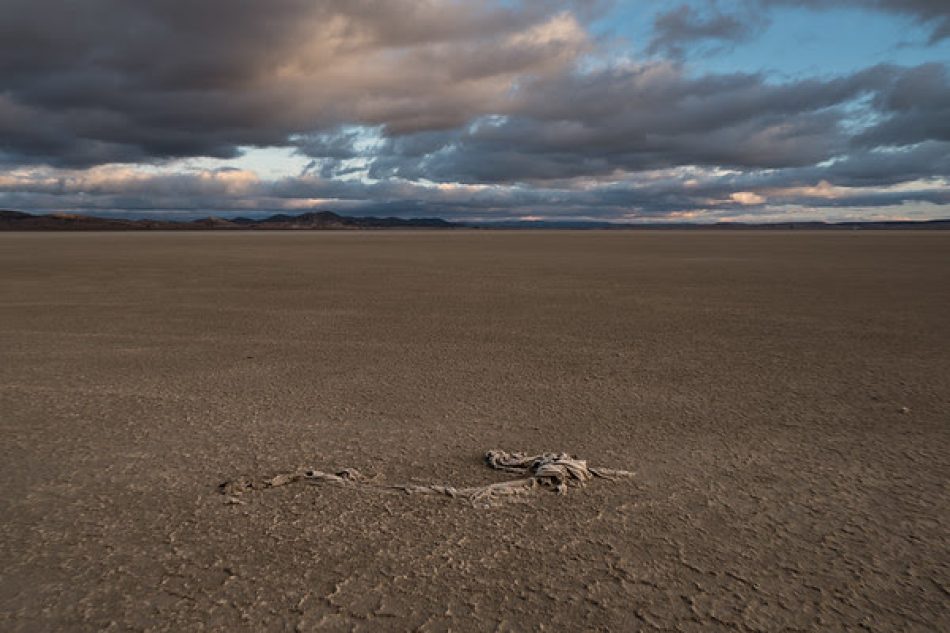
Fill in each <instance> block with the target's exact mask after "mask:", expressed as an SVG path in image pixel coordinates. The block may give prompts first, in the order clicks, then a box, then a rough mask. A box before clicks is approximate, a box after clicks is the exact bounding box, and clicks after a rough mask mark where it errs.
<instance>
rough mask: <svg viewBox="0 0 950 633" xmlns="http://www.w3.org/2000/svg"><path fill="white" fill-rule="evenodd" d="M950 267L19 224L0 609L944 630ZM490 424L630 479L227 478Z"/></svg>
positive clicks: (481, 474)
mask: <svg viewBox="0 0 950 633" xmlns="http://www.w3.org/2000/svg"><path fill="white" fill-rule="evenodd" d="M947 288H950V235H944V234H934V233H926V234H921V233H915V234H909V233H857V234H855V233H848V234H842V233H832V234H829V233H816V234H810V233H797V232H796V233H723V234H710V233H702V234H688V233H598V232H593V233H530V232H521V233H506V232H455V233H452V232H448V233H445V232H431V233H430V232H425V233H423V232H419V233H399V232H390V233H383V232H380V233H345V234H341V233H305V234H298V233H294V234H290V233H279V234H207V233H200V234H190V235H183V234H75V233H74V234H15V235H14V234H6V235H0V358H2V362H0V442H2V449H3V455H4V459H3V460H2V461H0V481H2V483H0V630H3V631H11V632H20V631H22V632H34V631H94V630H95V631H98V630H104V631H204V630H228V631H234V630H251V631H261V630H268V631H350V630H356V631H377V630H384V631H385V630H393V631H404V630H421V631H448V630H460V631H467V630H499V631H531V630H549V631H567V630H594V631H596V630H610V631H654V630H664V631H716V630H723V631H783V630H784V631H831V630H834V631H845V630H861V631H922V632H923V631H928V632H929V631H936V630H941V629H947V628H948V623H950V610H948V605H950V554H948V540H950V538H948V528H947V522H948V507H950V504H948V496H950V495H948V488H947V481H948V474H950V467H948V466H950V459H948V457H950V441H948V440H950V437H948V436H950V329H948V328H947V315H948V314H950V293H948V292H947V290H946V289H947ZM492 446H504V447H510V448H511V449H518V450H525V451H529V452H540V451H544V450H564V451H568V452H570V453H573V454H577V455H582V456H584V457H586V458H588V459H590V460H591V462H592V463H595V464H607V465H611V466H616V467H618V468H629V469H630V470H634V471H636V473H637V474H636V477H634V478H633V479H630V480H627V481H623V482H613V483H611V484H610V485H604V486H589V487H587V488H585V489H583V490H578V491H572V492H571V494H568V495H567V496H563V497H559V496H556V495H535V496H532V497H530V498H528V499H526V501H525V502H524V503H514V504H505V505H502V506H499V507H497V508H492V509H490V510H484V509H475V508H472V507H469V506H466V505H464V504H458V503H453V502H452V501H451V500H450V499H442V498H440V497H418V496H400V495H390V494H372V493H366V494H352V492H351V491H347V490H344V489H342V488H337V487H332V486H327V487H316V486H285V487H281V488H277V489H274V490H272V491H269V492H268V494H261V495H247V496H246V497H245V498H244V499H243V500H244V501H245V502H246V503H245V504H243V505H242V504H233V505H228V504H225V503H224V502H223V500H222V496H221V495H220V494H219V493H218V490H217V485H218V484H219V483H221V482H222V481H226V480H228V479H232V478H234V477H236V476H239V475H241V474H246V473H277V472H286V471H290V470H293V469H294V468H297V467H301V466H305V465H313V464H319V465H321V466H325V467H326V468H328V469H333V468H344V467H352V468H358V469H360V470H361V471H362V472H363V473H364V474H366V475H368V476H374V475H376V476H380V477H381V478H383V479H384V480H392V481H405V482H410V483H412V482H413V481H418V482H420V483H423V482H424V483H431V482H440V481H441V482H446V483H449V482H460V481H461V482H466V483H471V484H472V485H478V484H487V483H491V482H494V481H500V480H503V479H505V478H506V477H505V475H504V474H502V473H492V472H491V471H489V470H487V469H485V468H484V466H483V465H482V461H481V459H482V453H483V451H484V450H485V449H486V448H487V447H492ZM420 473H423V475H420Z"/></svg>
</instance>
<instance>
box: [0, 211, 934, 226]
mask: <svg viewBox="0 0 950 633" xmlns="http://www.w3.org/2000/svg"><path fill="white" fill-rule="evenodd" d="M461 228H469V229H575V230H576V229H609V230H654V231H655V230H671V231H673V230H675V231H715V230H759V231H761V230H795V229H797V230H805V231H807V230H825V231H827V230H838V231H843V230H858V229H863V230H950V220H926V221H920V222H907V221H892V222H835V223H829V222H777V223H768V224H749V223H744V222H718V223H716V224H687V223H640V224H620V223H612V222H595V221H594V222H592V221H572V220H565V221H557V220H540V221H520V220H513V221H499V222H466V223H462V222H449V221H448V220H442V219H440V218H406V219H404V218H377V217H350V216H344V215H339V214H336V213H333V212H332V211H317V212H310V213H302V214H300V215H287V214H283V213H280V214H277V215H272V216H270V217H267V218H263V219H252V218H241V217H238V218H228V219H226V218H220V217H213V216H212V217H207V218H202V219H200V220H180V221H176V220H152V219H143V220H129V219H121V218H100V217H96V216H91V215H79V214H73V213H53V214H49V215H32V214H30V213H23V212H21V211H2V210H0V231H147V230H160V231H241V230H259V231H266V230H271V231H274V230H276V231H292V230H304V231H306V230H359V229H461Z"/></svg>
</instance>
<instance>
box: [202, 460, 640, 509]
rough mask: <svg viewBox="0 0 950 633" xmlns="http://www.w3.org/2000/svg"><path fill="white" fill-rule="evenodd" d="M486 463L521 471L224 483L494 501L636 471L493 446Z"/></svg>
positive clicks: (306, 472)
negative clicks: (478, 478)
mask: <svg viewBox="0 0 950 633" xmlns="http://www.w3.org/2000/svg"><path fill="white" fill-rule="evenodd" d="M485 464H486V465H487V466H489V467H490V468H493V469H495V470H501V471H504V472H509V473H515V474H517V475H520V477H518V478H517V479H512V480H509V481H502V482H499V483H494V484H487V485H484V486H471V487H465V488H458V487H455V486H445V485H439V484H431V485H418V484H386V483H378V482H376V481H374V480H372V479H369V478H367V477H366V476H364V475H363V474H362V473H361V472H360V471H358V470H356V469H355V468H344V469H343V470H339V471H337V472H335V473H328V472H324V471H321V470H315V469H300V470H296V471H294V472H290V473H281V474H278V475H275V476H274V477H271V478H269V479H263V480H259V481H252V480H250V479H243V478H242V479H235V480H233V481H227V482H224V483H223V484H221V485H220V486H219V487H218V488H219V490H220V491H221V493H222V494H224V495H226V496H227V499H226V502H227V503H230V504H234V503H241V501H240V499H239V497H240V495H242V494H244V493H246V492H250V491H252V490H266V489H268V488H277V487H279V486H286V485H288V484H292V483H296V482H301V481H302V482H306V483H310V484H335V485H340V486H359V487H366V488H372V489H375V490H383V491H390V492H393V491H398V492H404V493H406V494H424V495H441V496H447V497H452V498H458V499H464V500H467V501H469V502H471V503H472V504H474V505H481V506H486V505H492V504H494V503H495V502H497V501H500V500H502V499H505V498H509V497H514V496H519V495H524V494H527V493H530V492H532V491H535V490H539V489H544V488H546V489H549V490H553V491H555V492H556V493H557V494H560V495H563V494H566V493H567V490H568V487H569V486H570V485H579V484H583V483H585V482H588V481H590V480H592V479H595V478H601V479H616V478H619V477H632V476H633V473H632V472H629V471H626V470H617V469H614V468H600V467H596V468H595V467H593V466H589V465H588V464H587V461H586V460H583V459H577V458H576V457H572V456H571V455H569V454H567V453H543V454H540V455H530V456H529V455H525V454H524V453H507V452H505V451H501V450H491V451H488V452H487V453H485Z"/></svg>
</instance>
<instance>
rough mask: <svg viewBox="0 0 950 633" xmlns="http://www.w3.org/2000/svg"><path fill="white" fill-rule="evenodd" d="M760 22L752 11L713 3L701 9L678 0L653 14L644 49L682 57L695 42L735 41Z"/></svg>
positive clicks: (742, 38)
mask: <svg viewBox="0 0 950 633" xmlns="http://www.w3.org/2000/svg"><path fill="white" fill-rule="evenodd" d="M764 24H765V21H764V19H763V18H762V17H760V16H759V15H757V14H755V13H752V12H746V13H745V14H744V15H739V14H729V13H724V12H722V11H720V10H719V9H718V8H716V7H714V6H713V7H709V9H708V12H707V13H702V12H701V11H699V10H697V9H696V8H694V7H692V6H691V5H688V4H681V5H679V6H678V7H675V8H673V9H671V10H669V11H667V12H664V13H659V14H657V15H656V17H655V18H654V20H653V37H652V39H651V40H650V43H649V45H648V46H647V52H648V53H651V54H652V53H659V52H664V53H666V54H667V55H670V56H672V57H683V56H684V55H685V54H686V51H687V50H688V49H690V48H694V47H695V44H696V43H697V42H709V41H712V42H719V43H734V42H739V41H742V40H745V39H748V38H749V37H751V36H752V35H753V34H755V33H756V32H757V30H759V29H760V28H761V27H762V26H764Z"/></svg>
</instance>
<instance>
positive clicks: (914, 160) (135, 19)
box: [0, 0, 950, 219]
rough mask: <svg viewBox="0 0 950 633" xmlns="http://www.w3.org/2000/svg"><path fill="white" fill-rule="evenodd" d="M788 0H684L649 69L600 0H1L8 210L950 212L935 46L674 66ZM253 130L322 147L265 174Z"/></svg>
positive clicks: (912, 8) (264, 140) (662, 27)
mask: <svg viewBox="0 0 950 633" xmlns="http://www.w3.org/2000/svg"><path fill="white" fill-rule="evenodd" d="M781 3H783V0H749V3H748V4H743V5H741V7H746V8H747V9H748V8H749V7H751V9H749V10H748V11H746V12H744V13H743V12H742V11H739V10H736V11H734V12H731V13H729V12H723V11H721V10H720V9H719V8H718V5H716V4H715V3H712V4H706V5H703V6H704V7H706V8H705V9H703V10H698V9H695V8H693V7H691V6H689V5H681V6H678V7H676V8H674V9H672V10H670V11H667V12H666V13H663V14H661V15H660V16H658V17H657V19H656V25H655V26H656V30H655V33H654V37H653V40H652V42H651V44H650V45H649V46H650V48H651V50H653V51H655V52H658V53H664V54H666V55H673V56H674V57H679V59H662V58H654V59H647V60H638V59H633V58H629V57H617V56H616V55H612V54H609V53H608V52H607V50H606V49H605V48H601V47H600V45H601V43H600V42H598V40H597V38H596V37H595V36H593V35H592V34H591V27H590V25H589V21H590V20H592V19H594V18H595V17H597V15H598V13H597V11H599V10H601V9H602V4H603V3H596V2H585V1H583V0H576V1H574V2H570V1H567V0H563V1H559V0H523V1H521V2H511V1H510V0H492V1H489V2H480V3H472V2H463V1H462V0H427V1H426V2H418V1H415V0H387V1H382V0H345V1H344V0H323V1H320V2H315V1H313V0H272V1H270V2H266V3H265V2H235V1H234V0H206V1H205V2H201V3H197V4H196V3H187V2H184V0H142V1H140V2H126V1H124V0H85V1H84V2H70V3H62V2H54V1H53V0H6V1H5V2H4V18H3V20H2V21H0V82H2V84H0V85H3V90H2V92H0V206H3V207H12V208H23V209H33V210H57V209H81V208H86V209H98V210H102V211H103V212H109V211H112V210H119V209H127V210H129V209H131V210H138V211H139V212H141V213H148V212H152V211H168V212H182V213H196V214H207V213H208V212H209V211H222V212H234V213H264V212H268V211H282V210H299V209H307V208H312V207H317V206H322V207H326V206H327V205H330V206H332V207H333V208H334V209H337V210H340V211H345V212H360V213H374V214H397V215H441V216H445V217H459V218H468V217H477V218H488V217H521V216H527V215H552V216H556V217H592V218H607V219H631V218H645V217H656V218H661V217H686V216H684V215H683V214H695V213H699V212H702V213H705V214H707V216H706V217H713V218H714V217H720V215H721V214H727V213H730V212H732V213H736V212H739V211H741V212H742V213H752V212H756V211H759V210H761V211H762V212H763V213H766V212H768V211H769V209H773V208H775V206H776V205H785V206H788V207H789V208H791V207H794V206H795V205H805V204H808V205H812V206H813V207H827V208H838V207H841V208H844V207H845V206H846V205H849V204H858V203H860V204H861V205H863V206H864V207H867V208H871V207H887V206H893V205H900V204H903V203H907V202H914V203H920V204H929V205H935V206H936V207H937V208H942V207H941V205H947V204H948V201H947V194H946V192H947V187H948V185H947V183H946V181H945V177H946V174H948V173H950V163H948V160H950V159H948V157H950V128H948V121H950V80H948V75H947V66H946V64H945V63H930V64H923V65H919V66H915V67H902V66H897V65H887V64H882V65H876V66H872V67H869V68H866V69H864V70H861V71H858V72H854V73H850V74H846V75H841V76H824V77H818V78H815V77H796V78H792V79H784V80H780V79H776V78H775V77H772V76H768V75H765V74H761V73H752V74H750V73H725V74H723V73H718V74H717V73H706V74H700V73H696V72H694V71H693V70H692V69H691V68H690V67H689V65H688V64H687V62H686V61H684V59H688V58H689V55H688V54H687V48H691V47H694V46H696V45H697V42H699V43H700V45H703V46H705V45H707V44H712V45H723V44H728V43H729V42H734V41H738V40H741V39H742V38H746V37H749V36H750V35H751V34H754V33H755V32H756V29H758V28H760V27H761V26H762V21H761V20H762V18H760V17H757V16H759V15H762V11H763V10H764V8H766V7H767V6H775V5H777V4H781ZM784 3H785V4H789V3H793V2H792V0H788V1H787V2H784ZM794 4H799V5H802V6H809V7H815V8H818V7H819V5H820V6H824V3H817V2H808V1H807V0H802V1H801V2H798V3H794ZM848 4H849V5H853V6H858V5H860V6H864V7H870V8H876V9H881V10H888V11H893V12H899V13H903V14H906V15H911V16H912V17H914V18H915V19H918V20H920V21H921V22H925V23H927V24H929V25H931V26H932V27H933V29H934V34H935V36H936V34H937V33H939V32H940V28H942V27H941V26H940V25H941V24H943V22H942V20H944V19H945V18H946V10H945V9H944V8H943V6H944V3H935V2H934V3H931V2H916V1H913V0H912V1H910V2H907V3H896V2H884V1H883V0H881V1H877V2H870V1H868V2H864V3H861V2H858V0H853V1H851V2H849V3H848ZM741 7H740V8H741ZM749 11H752V12H751V13H750V12H749ZM756 11H757V13H756ZM249 147H251V148H253V147H278V148H280V147H283V148H288V147H289V148H294V149H296V151H297V152H299V153H300V155H302V156H305V157H307V158H305V159H303V160H304V161H306V160H307V159H310V163H309V164H308V165H307V167H306V168H304V169H303V171H302V173H297V174H294V175H293V176H289V177H286V178H278V179H266V178H263V177H261V175H260V174H258V173H256V172H255V171H253V169H251V168H249V167H248V166H247V165H246V164H242V163H241V161H240V160H239V157H240V156H241V154H242V152H243V151H244V149H245V148H249ZM194 157H205V158H206V159H207V160H206V163H205V164H214V165H217V166H218V167H221V168H200V169H199V168H195V166H194V164H191V163H189V162H188V161H187V160H184V159H187V158H194ZM211 159H216V160H211ZM229 166H230V167H231V168H228V167H229ZM235 166H239V167H240V168H238V169H235V168H234V167H235ZM295 170H299V167H296V168H295Z"/></svg>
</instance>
